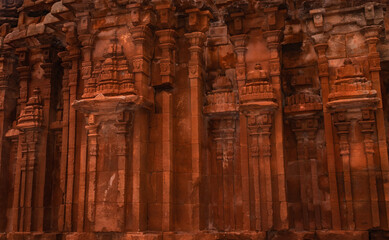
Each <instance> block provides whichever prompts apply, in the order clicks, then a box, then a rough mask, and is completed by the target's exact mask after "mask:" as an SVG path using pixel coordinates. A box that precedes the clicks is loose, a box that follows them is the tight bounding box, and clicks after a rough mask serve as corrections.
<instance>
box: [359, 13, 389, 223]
mask: <svg viewBox="0 0 389 240" xmlns="http://www.w3.org/2000/svg"><path fill="white" fill-rule="evenodd" d="M370 7H372V6H370ZM373 9H374V6H373ZM373 15H374V13H373ZM380 31H381V27H380V26H377V25H371V26H367V27H365V28H364V29H363V33H364V36H365V39H366V43H367V46H368V49H369V54H368V61H369V71H370V77H371V81H372V86H373V89H375V90H376V91H377V97H378V99H379V102H378V105H377V110H376V120H375V121H376V122H377V129H379V130H380V131H377V136H378V140H377V141H378V146H379V152H378V153H379V155H380V159H381V170H382V175H383V179H384V181H383V182H384V197H385V208H386V212H387V213H389V161H388V159H389V157H388V149H387V148H388V147H387V144H386V138H387V137H386V131H381V130H382V129H385V118H384V110H383V105H382V100H383V99H382V94H381V79H380V70H381V65H380V61H381V58H380V54H379V52H378V51H377V43H378V42H379V34H380ZM387 221H388V222H389V214H387Z"/></svg>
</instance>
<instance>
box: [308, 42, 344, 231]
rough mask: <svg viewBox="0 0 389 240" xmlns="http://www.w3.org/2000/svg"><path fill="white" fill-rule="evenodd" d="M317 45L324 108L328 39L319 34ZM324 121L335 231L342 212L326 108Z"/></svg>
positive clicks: (330, 119) (326, 91)
mask: <svg viewBox="0 0 389 240" xmlns="http://www.w3.org/2000/svg"><path fill="white" fill-rule="evenodd" d="M313 38H314V40H315V42H316V45H315V46H314V47H315V50H316V53H317V55H318V69H319V79H320V83H321V96H322V103H323V105H324V106H326V104H327V103H328V95H329V92H330V86H329V73H328V59H327V57H326V50H327V48H328V44H327V40H328V37H327V36H325V35H324V34H317V35H314V36H313ZM323 121H324V132H325V141H326V143H327V144H326V151H327V155H326V156H327V168H328V178H329V185H330V196H331V217H332V219H331V220H332V227H333V228H334V229H337V230H339V229H341V221H340V212H339V210H340V209H339V195H338V186H337V180H336V168H335V149H334V144H333V142H334V140H333V139H334V137H333V127H332V118H331V113H330V112H329V111H328V109H327V108H326V107H324V108H323Z"/></svg>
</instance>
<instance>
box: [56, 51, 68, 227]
mask: <svg viewBox="0 0 389 240" xmlns="http://www.w3.org/2000/svg"><path fill="white" fill-rule="evenodd" d="M58 56H59V57H60V58H61V59H62V64H61V65H62V67H63V69H64V74H63V77H62V99H63V112H62V146H61V149H62V151H61V162H60V183H59V184H60V191H61V193H62V194H63V195H65V193H66V178H67V159H68V141H69V135H68V134H69V107H70V102H69V70H70V69H71V62H70V60H69V57H68V51H64V52H60V53H58ZM66 207H67V205H66V198H62V201H61V205H60V208H59V213H58V229H59V230H61V231H63V230H64V229H66V227H65V218H66V214H65V212H66Z"/></svg>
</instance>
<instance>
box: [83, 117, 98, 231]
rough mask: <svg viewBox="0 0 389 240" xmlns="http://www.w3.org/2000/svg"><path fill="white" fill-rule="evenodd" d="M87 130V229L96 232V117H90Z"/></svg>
mask: <svg viewBox="0 0 389 240" xmlns="http://www.w3.org/2000/svg"><path fill="white" fill-rule="evenodd" d="M85 128H86V129H87V131H88V163H87V164H88V190H87V199H88V203H87V210H86V211H87V214H86V215H87V223H86V225H87V229H89V230H90V231H94V224H95V222H96V192H97V189H96V187H97V166H96V165H97V153H98V143H97V137H98V124H97V122H96V120H95V116H94V115H92V114H91V115H89V116H88V118H87V125H86V126H85Z"/></svg>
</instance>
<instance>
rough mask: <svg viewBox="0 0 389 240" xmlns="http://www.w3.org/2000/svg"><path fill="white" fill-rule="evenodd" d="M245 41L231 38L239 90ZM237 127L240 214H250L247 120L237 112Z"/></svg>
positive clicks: (246, 221)
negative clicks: (238, 131) (239, 163)
mask: <svg viewBox="0 0 389 240" xmlns="http://www.w3.org/2000/svg"><path fill="white" fill-rule="evenodd" d="M241 15H242V14H240V15H239V17H238V18H235V23H236V24H235V25H234V26H235V28H238V29H240V28H241V27H242V26H241V24H242V19H241V17H242V16H241ZM247 40H248V36H247V35H246V34H241V35H235V36H231V41H232V43H233V44H234V50H235V53H236V60H237V63H236V67H235V75H236V80H237V81H238V88H239V89H240V88H241V87H242V86H244V84H245V81H246V59H245V56H246V51H247V47H246V45H247ZM239 119H240V120H239V125H240V129H241V131H240V134H239V142H240V144H241V148H240V159H241V169H242V170H241V171H242V173H241V174H242V202H243V203H242V212H243V213H250V212H251V209H250V188H249V177H248V176H249V168H248V158H249V153H248V152H247V150H248V149H247V139H248V134H247V131H246V129H247V119H246V116H245V114H244V113H243V112H239ZM242 223H243V229H245V230H250V229H251V217H250V214H243V219H242Z"/></svg>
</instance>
